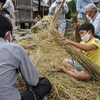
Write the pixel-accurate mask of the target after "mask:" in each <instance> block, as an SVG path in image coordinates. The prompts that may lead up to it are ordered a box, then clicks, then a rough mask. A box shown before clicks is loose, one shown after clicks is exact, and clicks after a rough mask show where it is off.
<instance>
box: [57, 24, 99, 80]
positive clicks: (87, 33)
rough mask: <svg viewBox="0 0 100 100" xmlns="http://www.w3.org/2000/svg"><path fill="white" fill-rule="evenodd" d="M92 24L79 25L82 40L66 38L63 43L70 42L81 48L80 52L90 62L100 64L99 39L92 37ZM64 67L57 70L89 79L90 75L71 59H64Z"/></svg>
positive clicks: (75, 76) (77, 77)
mask: <svg viewBox="0 0 100 100" xmlns="http://www.w3.org/2000/svg"><path fill="white" fill-rule="evenodd" d="M94 32H95V31H94V26H93V25H92V24H91V23H85V24H82V25H81V26H80V27H79V34H80V37H81V40H82V42H81V43H77V42H73V41H71V40H68V39H64V40H63V45H65V44H70V45H73V46H75V47H77V48H79V49H80V50H81V52H82V53H83V54H84V55H85V56H86V57H87V58H88V59H90V60H91V61H92V62H94V63H95V64H97V65H98V66H100V40H99V39H97V38H95V37H94ZM63 65H64V67H62V68H59V69H58V71H61V72H64V73H66V74H68V75H70V76H72V77H74V78H76V79H79V80H89V79H91V75H90V74H89V73H88V72H87V71H86V70H85V69H84V68H83V66H81V65H80V64H78V63H77V62H75V61H73V60H71V59H64V61H63Z"/></svg>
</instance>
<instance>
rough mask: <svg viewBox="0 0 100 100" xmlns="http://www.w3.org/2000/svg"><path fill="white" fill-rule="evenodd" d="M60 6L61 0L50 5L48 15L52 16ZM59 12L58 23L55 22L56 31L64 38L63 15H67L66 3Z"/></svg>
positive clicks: (64, 23) (64, 24) (64, 21)
mask: <svg viewBox="0 0 100 100" xmlns="http://www.w3.org/2000/svg"><path fill="white" fill-rule="evenodd" d="M60 4H61V0H56V1H55V2H54V3H53V4H52V5H51V7H50V8H49V14H50V15H54V14H55V13H56V12H57V10H58V9H59V6H60ZM61 8H62V9H61V12H60V14H59V18H58V21H57V29H58V31H59V32H60V34H61V35H62V36H64V34H65V28H66V20H65V14H67V13H68V11H69V9H68V6H67V4H66V3H64V4H63V5H62V6H61Z"/></svg>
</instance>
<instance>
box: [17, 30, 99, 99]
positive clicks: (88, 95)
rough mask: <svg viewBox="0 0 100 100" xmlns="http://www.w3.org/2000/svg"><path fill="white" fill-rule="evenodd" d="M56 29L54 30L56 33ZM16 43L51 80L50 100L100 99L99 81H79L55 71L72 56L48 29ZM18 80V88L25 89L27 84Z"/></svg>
mask: <svg viewBox="0 0 100 100" xmlns="http://www.w3.org/2000/svg"><path fill="white" fill-rule="evenodd" d="M55 31H56V30H55ZM55 31H52V32H54V33H55ZM57 32H58V31H57ZM55 34H56V33H55ZM58 36H59V35H58ZM16 43H18V44H20V45H22V46H23V47H24V48H25V50H26V51H27V52H28V54H29V55H30V57H31V59H32V61H33V63H34V65H35V66H36V67H37V70H38V71H39V73H40V74H41V75H42V76H44V77H47V78H48V79H49V80H50V81H51V83H52V86H53V89H52V91H51V93H50V94H49V97H48V100H100V83H99V82H98V81H89V82H82V81H77V80H75V79H74V78H72V77H70V76H68V75H67V74H64V73H60V72H54V71H53V70H55V69H57V68H58V67H61V66H62V61H63V59H65V58H71V57H70V54H68V53H67V52H66V48H65V47H62V45H61V44H59V42H58V41H57V39H56V37H55V36H54V35H52V34H51V33H50V32H48V30H47V29H45V30H42V32H39V33H37V34H33V35H31V36H30V38H29V39H26V40H19V41H16ZM71 49H72V50H74V49H75V48H74V47H72V48H71ZM18 82H19V84H18V85H17V86H18V88H19V89H20V90H23V89H24V88H25V86H24V83H23V81H22V80H21V78H20V79H19V80H18Z"/></svg>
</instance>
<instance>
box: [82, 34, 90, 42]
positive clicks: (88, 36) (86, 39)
mask: <svg viewBox="0 0 100 100" xmlns="http://www.w3.org/2000/svg"><path fill="white" fill-rule="evenodd" d="M89 39H90V34H88V33H86V34H85V35H84V36H82V37H81V40H82V41H84V42H87V41H88V40H89Z"/></svg>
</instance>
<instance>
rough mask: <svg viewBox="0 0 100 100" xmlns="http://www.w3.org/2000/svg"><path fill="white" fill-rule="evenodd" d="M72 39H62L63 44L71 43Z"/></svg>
mask: <svg viewBox="0 0 100 100" xmlns="http://www.w3.org/2000/svg"><path fill="white" fill-rule="evenodd" d="M71 42H72V41H70V40H68V39H65V38H64V39H62V45H65V44H70V43H71Z"/></svg>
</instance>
